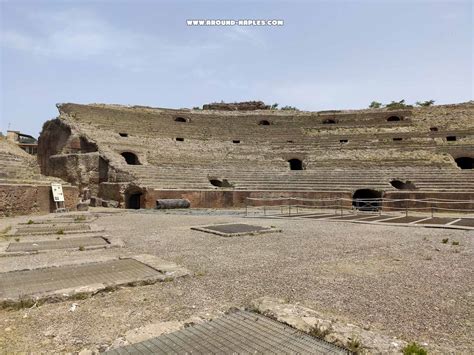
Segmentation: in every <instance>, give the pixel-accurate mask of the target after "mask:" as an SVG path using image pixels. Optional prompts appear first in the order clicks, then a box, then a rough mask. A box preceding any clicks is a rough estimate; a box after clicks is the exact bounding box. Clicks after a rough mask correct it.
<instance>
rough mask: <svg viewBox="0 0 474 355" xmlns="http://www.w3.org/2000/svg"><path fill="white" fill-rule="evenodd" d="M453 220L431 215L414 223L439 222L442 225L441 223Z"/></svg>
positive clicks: (452, 219)
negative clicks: (431, 216)
mask: <svg viewBox="0 0 474 355" xmlns="http://www.w3.org/2000/svg"><path fill="white" fill-rule="evenodd" d="M454 220H455V218H447V217H433V218H430V219H426V220H424V221H419V222H416V224H440V225H442V224H446V223H449V222H452V221H454Z"/></svg>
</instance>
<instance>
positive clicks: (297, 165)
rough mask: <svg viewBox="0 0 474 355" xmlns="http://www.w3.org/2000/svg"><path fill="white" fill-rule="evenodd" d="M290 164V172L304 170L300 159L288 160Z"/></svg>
mask: <svg viewBox="0 0 474 355" xmlns="http://www.w3.org/2000/svg"><path fill="white" fill-rule="evenodd" d="M288 163H289V164H290V170H303V162H302V161H301V160H300V159H290V160H288Z"/></svg>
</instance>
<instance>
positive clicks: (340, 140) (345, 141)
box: [339, 139, 349, 144]
mask: <svg viewBox="0 0 474 355" xmlns="http://www.w3.org/2000/svg"><path fill="white" fill-rule="evenodd" d="M348 142H349V140H348V139H339V143H341V144H347V143H348Z"/></svg>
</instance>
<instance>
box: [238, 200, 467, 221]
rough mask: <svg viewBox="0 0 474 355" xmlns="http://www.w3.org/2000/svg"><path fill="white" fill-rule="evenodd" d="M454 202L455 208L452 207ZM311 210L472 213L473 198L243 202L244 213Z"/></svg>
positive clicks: (433, 214) (305, 211)
mask: <svg viewBox="0 0 474 355" xmlns="http://www.w3.org/2000/svg"><path fill="white" fill-rule="evenodd" d="M453 206H455V208H453ZM315 210H333V211H334V214H340V215H343V214H344V212H351V213H356V212H359V211H362V212H372V213H379V214H381V213H382V211H384V212H400V213H404V214H405V215H406V216H408V215H409V213H410V212H415V211H416V212H425V213H429V214H431V217H434V216H435V214H436V213H438V214H440V213H450V212H451V213H462V214H472V213H474V200H449V199H439V198H426V199H388V198H366V199H348V198H326V199H309V198H303V197H267V198H263V197H262V198H258V197H248V198H247V199H246V204H245V213H246V215H247V216H248V215H250V214H254V215H255V214H263V215H264V216H270V215H288V216H292V215H293V216H295V215H298V214H302V213H311V211H315Z"/></svg>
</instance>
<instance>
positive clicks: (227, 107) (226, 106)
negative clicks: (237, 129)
mask: <svg viewBox="0 0 474 355" xmlns="http://www.w3.org/2000/svg"><path fill="white" fill-rule="evenodd" d="M202 108H203V110H216V111H255V110H269V109H270V106H268V105H265V103H263V102H262V101H247V102H229V103H227V102H214V103H212V104H207V105H204V106H203V107H202Z"/></svg>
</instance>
